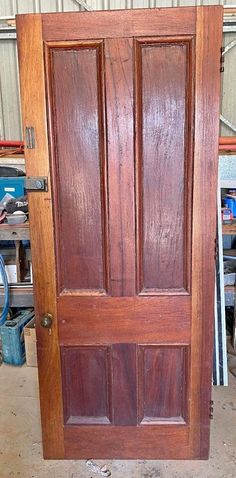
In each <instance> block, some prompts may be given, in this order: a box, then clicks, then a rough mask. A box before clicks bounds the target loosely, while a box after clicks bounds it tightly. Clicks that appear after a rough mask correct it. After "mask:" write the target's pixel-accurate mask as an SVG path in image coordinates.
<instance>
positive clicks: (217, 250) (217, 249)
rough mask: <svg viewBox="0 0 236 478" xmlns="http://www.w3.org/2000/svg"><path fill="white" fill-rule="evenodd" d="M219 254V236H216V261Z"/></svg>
mask: <svg viewBox="0 0 236 478" xmlns="http://www.w3.org/2000/svg"><path fill="white" fill-rule="evenodd" d="M218 254H219V248H218V238H217V237H216V238H215V251H214V258H215V261H216V260H217V257H218Z"/></svg>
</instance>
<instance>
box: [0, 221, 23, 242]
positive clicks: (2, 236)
mask: <svg viewBox="0 0 236 478" xmlns="http://www.w3.org/2000/svg"><path fill="white" fill-rule="evenodd" d="M23 240H24V241H29V240H30V226H29V222H28V221H27V222H25V223H24V224H18V225H16V226H11V225H10V224H6V223H4V224H0V241H23Z"/></svg>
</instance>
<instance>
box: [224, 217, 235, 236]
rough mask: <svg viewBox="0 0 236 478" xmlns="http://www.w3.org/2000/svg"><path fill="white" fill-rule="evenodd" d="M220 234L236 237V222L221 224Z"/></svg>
mask: <svg viewBox="0 0 236 478" xmlns="http://www.w3.org/2000/svg"><path fill="white" fill-rule="evenodd" d="M222 234H223V236H227V235H228V236H229V235H231V236H234V235H236V221H233V222H232V223H231V224H224V223H223V224H222Z"/></svg>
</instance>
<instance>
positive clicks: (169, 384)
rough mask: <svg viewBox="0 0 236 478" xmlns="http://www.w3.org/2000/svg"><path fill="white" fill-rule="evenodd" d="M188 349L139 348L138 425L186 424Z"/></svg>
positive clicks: (164, 347)
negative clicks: (156, 423)
mask: <svg viewBox="0 0 236 478" xmlns="http://www.w3.org/2000/svg"><path fill="white" fill-rule="evenodd" d="M186 352H187V351H186V348H184V347H175V346H167V347H166V346H163V347H160V346H156V345H154V346H146V345H144V346H142V347H139V372H138V377H139V394H140V396H139V422H141V424H146V425H151V424H154V423H155V422H161V421H166V422H169V423H181V422H182V423H185V422H186V416H187V410H186V404H187V386H186V385H187V381H188V372H187V356H186Z"/></svg>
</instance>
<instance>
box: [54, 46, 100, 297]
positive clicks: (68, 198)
mask: <svg viewBox="0 0 236 478" xmlns="http://www.w3.org/2000/svg"><path fill="white" fill-rule="evenodd" d="M102 54H103V53H102V42H97V43H87V44H86V43H78V44H74V45H70V46H68V45H67V44H64V46H63V45H60V46H57V47H55V46H54V47H53V46H50V45H48V48H47V56H48V62H47V78H48V90H49V102H50V105H49V106H50V108H49V112H50V113H51V114H50V121H51V131H52V134H51V153H52V158H53V164H52V171H53V173H52V180H53V185H54V195H55V198H56V199H57V201H56V204H55V222H56V228H55V232H56V241H57V250H58V254H57V259H58V262H57V264H58V282H59V285H58V286H59V290H69V291H74V290H75V291H76V290H77V291H79V290H80V293H81V294H83V293H84V292H86V291H90V293H92V292H94V293H102V292H105V290H106V288H107V285H108V270H107V258H108V251H107V250H106V204H105V203H106V192H105V189H106V187H105V184H106V161H105V151H104V124H103V79H102V77H103V73H102ZM72 138H73V140H72ZM65 178H66V180H65Z"/></svg>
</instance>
